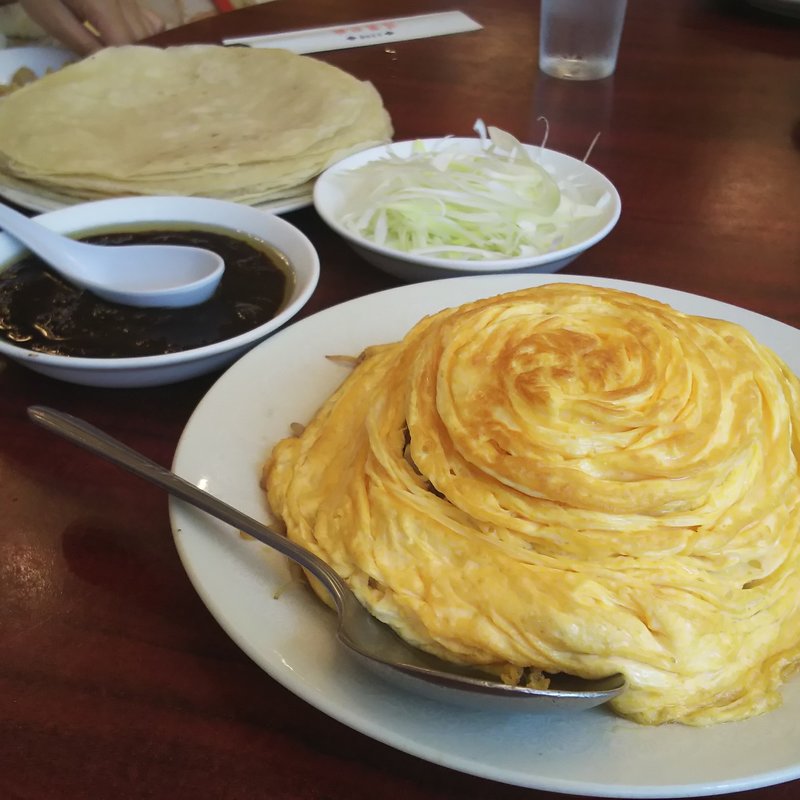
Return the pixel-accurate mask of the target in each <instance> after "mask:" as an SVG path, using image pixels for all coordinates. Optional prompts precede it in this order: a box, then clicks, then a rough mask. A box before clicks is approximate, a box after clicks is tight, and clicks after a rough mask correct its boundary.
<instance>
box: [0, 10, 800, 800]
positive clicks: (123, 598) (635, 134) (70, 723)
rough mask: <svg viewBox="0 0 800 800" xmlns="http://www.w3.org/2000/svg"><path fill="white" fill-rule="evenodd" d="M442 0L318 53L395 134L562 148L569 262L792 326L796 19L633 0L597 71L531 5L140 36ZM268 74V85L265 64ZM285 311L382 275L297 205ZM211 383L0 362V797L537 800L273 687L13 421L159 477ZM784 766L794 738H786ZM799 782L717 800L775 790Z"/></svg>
mask: <svg viewBox="0 0 800 800" xmlns="http://www.w3.org/2000/svg"><path fill="white" fill-rule="evenodd" d="M452 8H459V9H462V10H463V11H465V12H466V13H468V14H470V15H471V16H473V17H474V18H475V19H476V20H477V21H478V22H480V23H481V25H482V26H483V29H482V30H480V31H477V32H472V33H463V34H458V35H453V36H447V37H440V38H434V39H424V40H417V41H410V42H393V43H392V44H391V46H389V45H385V44H382V45H376V46H371V47H362V48H356V49H352V50H342V51H336V52H330V53H322V54H319V55H318V56H317V57H319V58H321V59H324V60H325V61H328V62H330V63H332V64H335V65H337V66H339V67H341V68H343V69H345V70H347V71H348V72H351V73H352V74H354V75H356V76H357V77H359V78H362V79H368V80H370V81H372V82H373V83H374V84H375V86H376V87H377V89H378V90H379V92H380V93H381V95H382V96H383V98H384V102H385V104H386V107H387V109H388V110H389V112H390V114H391V116H392V119H393V122H394V126H395V135H396V138H397V139H407V138H413V137H423V136H439V135H443V134H457V135H472V126H473V123H474V122H475V120H476V118H478V117H480V118H482V119H484V120H485V121H486V122H487V123H489V124H492V125H496V126H498V127H501V128H503V129H505V130H508V131H510V132H511V133H513V134H514V135H516V136H517V137H518V138H520V139H521V140H523V141H528V142H539V141H541V137H542V135H543V123H542V122H541V120H540V117H542V116H544V117H546V118H547V120H548V122H549V138H548V141H547V144H548V146H549V147H551V148H553V149H556V150H561V151H563V152H566V153H569V154H571V155H575V156H578V157H583V155H584V153H585V152H586V150H587V148H588V147H589V145H590V143H591V142H592V140H593V139H594V137H595V135H596V134H597V133H598V132H599V133H600V137H599V139H598V141H597V144H596V145H595V147H594V149H593V151H592V154H591V158H590V163H592V164H593V165H594V166H595V167H596V168H598V169H599V170H600V171H602V172H603V173H605V174H606V175H607V176H608V177H609V178H610V179H611V180H612V181H613V182H614V184H615V185H616V186H617V188H618V189H619V192H620V195H621V197H622V203H623V211H622V216H621V219H620V221H619V223H618V225H617V227H616V228H615V229H614V230H613V231H612V233H611V234H610V235H609V236H608V237H607V238H606V239H605V240H603V241H602V242H601V243H600V244H598V245H597V246H595V247H593V248H592V249H591V250H589V251H588V252H587V253H585V254H583V255H582V256H581V257H579V258H578V259H577V260H576V261H574V262H573V263H572V264H570V265H569V267H568V268H567V269H566V270H565V271H566V272H567V273H571V274H577V275H587V276H607V277H613V278H622V279H628V280H634V281H640V282H645V283H651V284H656V285H660V286H665V287H671V288H676V289H681V290H685V291H688V292H693V293H696V294H700V295H705V296H709V297H712V298H715V299H717V300H722V301H725V302H728V303H733V304H735V305H738V306H742V307H744V308H747V309H750V310H753V311H756V312H760V313H762V314H765V315H768V316H770V317H774V318H776V319H778V320H781V321H783V322H785V323H788V324H790V325H793V326H796V327H800V22H799V21H797V20H793V19H790V18H788V17H784V16H779V15H773V14H769V13H766V12H763V11H760V10H757V9H755V8H753V7H751V6H749V5H747V4H745V3H738V2H734V0H730V1H729V2H724V1H723V0H630V2H629V8H628V14H627V19H626V23H625V30H624V34H623V39H622V45H621V48H620V55H619V63H618V68H617V71H616V73H615V75H614V76H613V77H612V78H609V79H606V80H602V81H596V82H585V83H584V82H569V81H561V80H557V79H553V78H548V77H545V76H544V75H542V74H541V73H539V71H538V69H537V49H538V45H537V42H538V22H537V15H538V3H536V2H535V0H459V2H458V3H455V4H454V3H452V2H449V0H448V2H443V1H442V0H383V1H382V2H381V3H373V2H369V0H348V2H342V0H275V2H272V3H268V4H265V5H261V6H254V7H250V8H247V9H245V10H242V11H238V12H232V13H229V14H224V15H221V16H218V17H214V18H211V19H208V20H204V21H202V22H198V23H195V24H193V25H190V26H186V27H184V28H181V29H176V30H174V31H170V32H168V33H165V34H162V35H161V36H160V37H158V38H157V39H156V40H155V43H157V44H161V45H174V44H184V43H190V42H219V41H220V40H221V39H222V38H223V37H230V36H237V35H247V34H256V33H267V32H276V31H282V30H290V29H296V28H304V27H312V26H318V25H325V24H333V23H344V22H354V21H359V20H370V19H376V18H383V17H389V16H392V15H408V14H413V13H418V12H423V11H433V10H450V9H452ZM265 80H269V76H265ZM286 218H287V219H288V220H289V221H291V222H292V223H293V224H295V225H297V226H298V227H299V228H301V229H302V230H303V231H304V232H305V233H306V234H307V235H308V236H309V237H310V238H311V239H312V241H313V242H314V244H315V245H316V247H317V249H318V251H319V254H320V259H321V263H322V277H321V280H320V284H319V287H318V289H317V291H316V292H315V294H314V296H313V298H312V299H311V301H310V302H309V304H308V306H307V307H306V308H305V309H304V311H303V315H308V314H311V313H314V312H315V311H318V310H321V309H323V308H325V307H328V306H331V305H333V304H336V303H339V302H341V301H344V300H347V299H349V298H353V297H356V296H359V295H364V294H367V293H371V292H374V291H377V290H381V289H384V288H388V287H391V286H395V285H397V281H396V280H395V279H393V278H390V277H388V276H387V275H384V274H383V273H381V272H378V271H377V270H375V269H374V268H372V267H370V266H369V265H368V264H366V263H365V262H363V261H361V260H360V259H359V258H358V257H357V256H356V255H354V254H353V253H352V251H351V250H349V249H348V247H347V246H346V245H345V244H344V243H343V242H342V241H341V240H340V239H338V238H337V237H336V236H334V235H333V234H332V233H331V232H329V231H328V230H327V228H326V227H325V225H324V224H323V223H322V222H321V221H320V219H319V218H318V217H317V215H316V213H315V212H314V210H313V209H311V208H307V209H303V210H300V211H296V212H293V213H291V214H288V215H287V217H286ZM218 377H219V373H217V374H211V375H207V376H204V377H202V378H197V379H193V380H190V381H186V382H184V383H180V384H176V385H172V386H164V387H157V388H149V389H124V390H119V389H98V388H91V387H82V386H77V385H71V384H67V383H61V382H58V381H55V380H53V379H50V378H46V377H43V376H40V375H37V374H36V373H34V372H31V371H29V370H27V369H25V368H23V367H21V366H19V365H17V364H15V363H11V362H8V363H2V364H0V765H2V767H1V768H0V797H5V798H19V800H22V799H23V798H24V799H25V800H30V799H31V798H62V799H64V800H73V799H77V798H93V799H94V798H113V797H125V798H128V797H136V798H139V797H141V798H161V797H164V798H188V797H192V798H243V799H245V798H248V799H249V798H270V800H301V799H302V800H310V799H311V798H314V800H372V798H376V797H378V798H385V799H386V800H389V799H390V798H403V799H404V800H455V798H462V797H465V796H473V797H480V798H498V799H499V800H511V799H512V798H513V799H514V800H521V798H542V799H543V798H545V797H556V796H557V795H550V794H548V793H545V792H537V791H535V790H531V789H524V788H520V787H514V786H509V785H504V784H500V783H494V782H491V781H488V780H484V779H481V778H476V777H472V776H469V775H466V774H462V773H460V772H456V771H452V770H449V769H447V768H445V767H442V766H437V765H435V764H433V763H428V762H426V761H423V760H420V759H417V758H415V757H413V756H411V755H407V754H405V753H402V752H399V751H397V750H394V749H391V748H389V747H387V746H386V745H383V744H380V743H378V742H376V741H373V740H372V739H370V738H368V737H366V736H363V735H361V734H360V733H356V732H354V731H352V730H351V729H349V728H348V727H346V726H344V725H342V724H340V723H339V722H337V721H335V720H333V719H331V718H329V717H327V716H326V715H324V714H323V713H321V712H320V711H318V710H316V709H314V708H312V707H311V706H309V705H308V704H306V703H305V702H304V701H303V700H301V699H299V698H297V697H295V696H293V695H292V694H291V693H290V692H289V691H287V690H286V689H284V688H283V687H282V686H280V685H279V684H277V683H276V682H274V681H273V680H272V679H270V678H269V677H268V676H267V675H266V674H265V673H264V672H263V671H262V670H261V669H260V668H259V667H258V666H256V665H255V664H254V663H252V662H251V661H250V660H249V659H248V658H247V656H245V655H244V654H243V653H242V652H241V651H240V650H239V649H238V648H237V647H236V645H235V644H234V643H233V642H232V641H231V640H230V639H229V638H228V637H227V636H226V634H225V633H224V632H223V631H222V629H221V628H220V627H219V625H218V624H217V623H216V622H215V620H214V619H213V617H212V616H211V615H210V613H209V612H208V611H207V610H206V608H205V607H204V605H203V603H202V602H201V600H200V599H199V598H198V596H197V595H196V593H195V591H194V589H193V588H192V586H191V584H190V582H189V580H188V578H187V576H186V574H185V572H184V570H183V567H182V566H181V563H180V561H179V558H178V555H177V553H176V550H175V547H174V544H173V540H172V535H171V531H170V525H169V520H168V516H167V500H166V498H165V496H164V495H163V494H162V493H161V492H159V491H158V490H156V489H154V488H151V487H149V486H148V485H145V484H144V483H142V482H140V481H138V480H136V479H135V478H132V477H129V476H127V475H125V474H123V473H121V472H120V471H118V470H117V469H116V468H114V467H112V466H110V465H107V464H105V463H104V462H100V461H99V460H98V459H96V458H94V457H92V456H90V455H88V454H86V453H84V452H83V451H80V450H78V449H77V448H75V447H73V446H71V445H69V444H66V443H64V442H62V441H60V440H56V439H55V438H54V437H52V436H51V435H49V434H47V433H45V432H43V431H41V430H39V429H37V428H34V427H33V426H32V425H31V424H30V423H29V422H28V421H27V419H26V414H25V411H26V407H27V406H28V405H30V404H33V403H41V404H45V405H50V406H54V407H56V408H59V409H62V410H65V411H68V412H71V413H73V414H76V415H78V416H80V417H83V418H84V419H87V420H89V421H90V422H92V423H94V424H96V425H98V426H99V427H101V428H104V429H105V430H107V431H108V432H109V433H111V434H113V435H115V436H117V437H119V438H121V439H123V440H124V441H125V442H126V443H128V444H129V445H131V446H133V447H135V448H137V449H139V450H141V451H143V452H145V453H146V454H147V455H149V456H150V457H152V458H154V459H155V460H157V461H159V462H160V463H163V464H165V465H168V464H169V463H170V462H171V460H172V456H173V453H174V450H175V447H176V443H177V441H178V438H179V436H180V434H181V431H182V429H183V427H184V425H185V424H186V422H187V420H188V418H189V416H190V414H191V412H192V410H193V409H194V408H195V406H196V405H197V403H198V402H199V401H200V399H201V398H202V397H203V395H204V394H205V393H206V391H207V390H208V389H209V388H210V387H211V386H212V384H213V383H214V381H215V380H216V379H217V378H218ZM798 760H799V761H800V742H798ZM799 792H800V781H794V782H790V783H784V784H782V785H778V786H773V787H770V788H763V789H759V790H753V791H751V792H746V793H742V794H740V795H732V796H739V797H748V798H753V800H789V798H794V797H796V796H797V795H798V793H799Z"/></svg>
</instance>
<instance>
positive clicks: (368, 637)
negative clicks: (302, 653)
mask: <svg viewBox="0 0 800 800" xmlns="http://www.w3.org/2000/svg"><path fill="white" fill-rule="evenodd" d="M28 416H29V417H30V418H31V419H32V420H33V421H34V422H35V423H37V424H38V425H41V426H42V427H44V428H46V429H47V430H49V431H51V432H53V433H56V434H58V435H59V436H62V437H64V438H65V439H68V440H69V441H71V442H73V443H75V444H77V445H79V446H81V447H83V448H85V449H87V450H90V451H91V452H93V453H95V454H97V455H99V456H102V457H103V458H105V459H107V460H108V461H111V462H112V463H114V464H116V465H118V466H120V467H123V468H124V469H127V470H128V471H130V472H133V473H134V474H135V475H138V476H139V477H141V478H144V479H145V480H148V481H150V482H151V483H154V484H156V486H160V487H161V488H162V489H164V490H166V491H167V492H169V494H171V495H173V496H175V497H177V498H179V499H181V500H183V501H185V502H187V503H190V504H191V505H193V506H196V507H197V508H200V509H201V510H203V511H205V512H206V513H208V514H211V515H212V516H213V517H216V518H217V519H220V520H222V521H223V522H226V523H228V524H230V525H233V526H234V527H235V528H237V529H238V530H241V531H244V532H245V533H248V534H250V536H253V537H254V538H255V539H258V540H259V541H260V542H263V543H264V544H266V545H267V546H268V547H272V548H274V549H275V550H277V551H278V552H280V553H282V554H283V555H285V556H287V557H288V558H290V559H292V561H294V562H296V563H297V564H299V565H300V566H301V567H303V568H305V569H306V570H308V571H309V572H310V573H311V574H312V575H313V576H314V577H315V578H317V580H319V582H320V583H321V584H322V585H323V586H324V587H325V588H326V589H327V590H328V591H329V592H330V594H331V597H332V598H333V602H334V605H335V606H336V611H337V613H338V616H339V624H338V628H337V637H338V639H339V641H340V642H341V643H342V644H343V645H345V646H346V647H348V648H349V649H350V650H351V651H352V652H353V653H354V654H355V655H356V656H357V657H358V658H359V659H360V660H361V661H362V662H363V663H365V664H366V665H367V666H369V667H370V668H372V669H373V670H375V671H377V672H378V673H379V674H381V675H382V676H384V677H386V678H388V679H390V680H392V681H393V682H395V683H400V684H401V685H403V686H406V687H408V688H409V689H412V690H414V691H416V692H417V693H421V694H424V695H427V696H429V697H433V698H435V699H437V700H444V701H446V702H453V703H457V704H458V705H462V706H467V707H470V708H477V709H481V710H490V711H503V712H509V711H518V712H525V713H533V712H542V711H557V710H558V711H561V710H564V711H577V710H581V709H586V708H591V707H592V706H596V705H600V704H601V703H604V702H606V701H607V700H610V699H612V698H613V697H616V696H617V695H618V694H620V692H622V690H623V689H624V688H625V679H624V678H623V676H622V675H619V674H617V675H612V676H610V677H608V678H603V679H599V680H584V679H581V678H575V677H572V676H565V675H556V676H553V684H552V685H551V687H550V688H548V689H530V688H527V687H523V686H509V685H507V684H504V683H499V682H497V681H494V680H492V679H491V678H490V677H488V676H487V675H485V674H481V673H480V672H478V671H477V670H474V669H470V668H468V667H463V666H460V665H458V664H451V663H449V662H445V661H441V660H439V659H437V658H434V657H433V656H430V655H428V654H427V653H423V652H422V651H421V650H417V649H416V648H414V647H412V646H410V645H408V644H406V642H404V641H403V640H402V639H401V638H400V637H399V636H397V635H396V634H395V633H394V632H393V631H392V630H391V629H390V628H389V627H387V626H386V625H384V624H383V623H381V622H378V620H376V619H375V618H374V617H373V616H372V615H371V614H370V613H369V612H368V611H367V610H366V609H365V608H364V607H363V606H362V605H361V604H360V603H359V601H358V600H357V599H356V597H355V595H354V594H353V593H352V592H351V591H350V589H349V588H348V586H347V584H346V583H345V582H344V581H343V580H342V579H341V578H340V577H339V576H338V575H337V574H336V573H335V572H334V571H333V569H331V567H329V566H328V564H326V563H325V562H324V561H322V560H321V559H319V558H318V557H317V556H315V555H314V554H313V553H310V552H309V551H308V550H306V549H304V548H303V547H300V546H299V545H296V544H295V543H294V542H292V541H291V540H289V539H287V538H286V537H285V536H281V535H280V534H278V533H275V532H274V531H271V530H270V529H269V528H267V527H265V526H264V525H262V524H261V523H260V522H256V520H254V519H252V518H251V517H248V516H246V515H245V514H243V513H242V512H241V511H237V510H236V509H235V508H232V507H231V506H229V505H227V504H226V503H223V502H222V501H221V500H218V499H217V498H216V497H214V496H213V495H211V494H209V493H208V492H205V491H203V490H202V489H198V488H197V487H196V486H194V485H193V484H191V483H189V482H188V481H185V480H183V478H179V477H178V476H177V475H175V474H174V473H173V472H170V471H169V470H167V469H164V467H162V466H160V465H159V464H156V463H155V462H154V461H151V460H150V459H149V458H146V457H145V456H143V455H142V454H141V453H138V452H137V451H135V450H132V449H131V448H130V447H128V446H127V445H124V444H122V443H121V442H119V441H117V440H116V439H114V438H112V437H111V436H109V435H108V434H106V433H103V432H102V431H101V430H98V429H97V428H95V427H94V426H93V425H90V424H89V423H87V422H84V421H83V420H80V419H77V418H76V417H73V416H71V415H69V414H65V413H63V412H61V411H56V410H55V409H51V408H46V407H44V406H30V407H29V408H28Z"/></svg>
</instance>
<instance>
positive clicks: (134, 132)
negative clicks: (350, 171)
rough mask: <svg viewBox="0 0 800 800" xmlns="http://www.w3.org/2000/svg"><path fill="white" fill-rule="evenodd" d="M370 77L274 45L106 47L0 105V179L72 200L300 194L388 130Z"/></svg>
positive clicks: (253, 200) (245, 199)
mask: <svg viewBox="0 0 800 800" xmlns="http://www.w3.org/2000/svg"><path fill="white" fill-rule="evenodd" d="M391 135H392V127H391V121H390V119H389V116H388V114H387V112H386V110H385V109H384V107H383V103H382V100H381V98H380V95H379V94H378V92H377V91H376V90H375V88H374V86H372V84H371V83H369V82H366V81H360V80H358V79H356V78H355V77H353V76H352V75H349V74H348V73H346V72H343V71H342V70H340V69H337V68H336V67H333V66H331V65H329V64H326V63H324V62H322V61H318V60H316V59H313V58H309V57H306V56H298V55H295V54H294V53H290V52H287V51H284V50H271V49H269V50H266V49H248V48H239V47H237V48H226V47H219V46H214V45H191V46H186V47H172V48H167V49H163V50H162V49H158V48H154V47H144V46H129V47H118V48H108V49H106V50H103V51H101V52H100V53H98V54H97V55H94V56H92V57H90V58H87V59H85V60H84V61H81V62H79V63H77V64H73V65H70V66H68V67H65V68H64V69H62V70H60V71H59V72H57V73H54V74H52V75H48V76H47V77H45V78H42V79H41V80H39V81H37V82H36V83H34V84H32V85H30V86H27V87H25V89H24V90H20V91H18V92H16V93H15V94H14V95H13V96H11V97H9V98H7V99H5V100H4V101H3V102H2V103H1V104H0V183H2V184H5V185H6V186H8V187H13V188H16V189H21V190H26V191H28V192H30V193H33V194H35V195H37V196H40V197H45V198H51V199H54V200H60V201H62V202H66V203H74V202H76V201H80V200H84V199H99V198H104V197H115V196H124V195H164V194H175V195H200V196H206V197H217V198H222V199H227V200H233V201H237V202H242V203H249V204H258V203H263V202H268V201H280V200H286V199H290V198H296V197H299V196H302V195H304V194H307V193H308V191H309V189H310V182H311V181H312V180H313V178H314V177H315V176H316V175H318V174H319V173H320V172H321V171H322V170H323V169H325V167H327V166H328V165H329V164H332V163H333V162H335V161H337V160H339V159H340V158H343V157H344V156H346V155H348V154H350V153H353V152H356V151H358V150H362V149H365V148H367V147H370V146H372V145H376V144H381V143H383V142H386V141H388V140H389V139H390V138H391Z"/></svg>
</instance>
